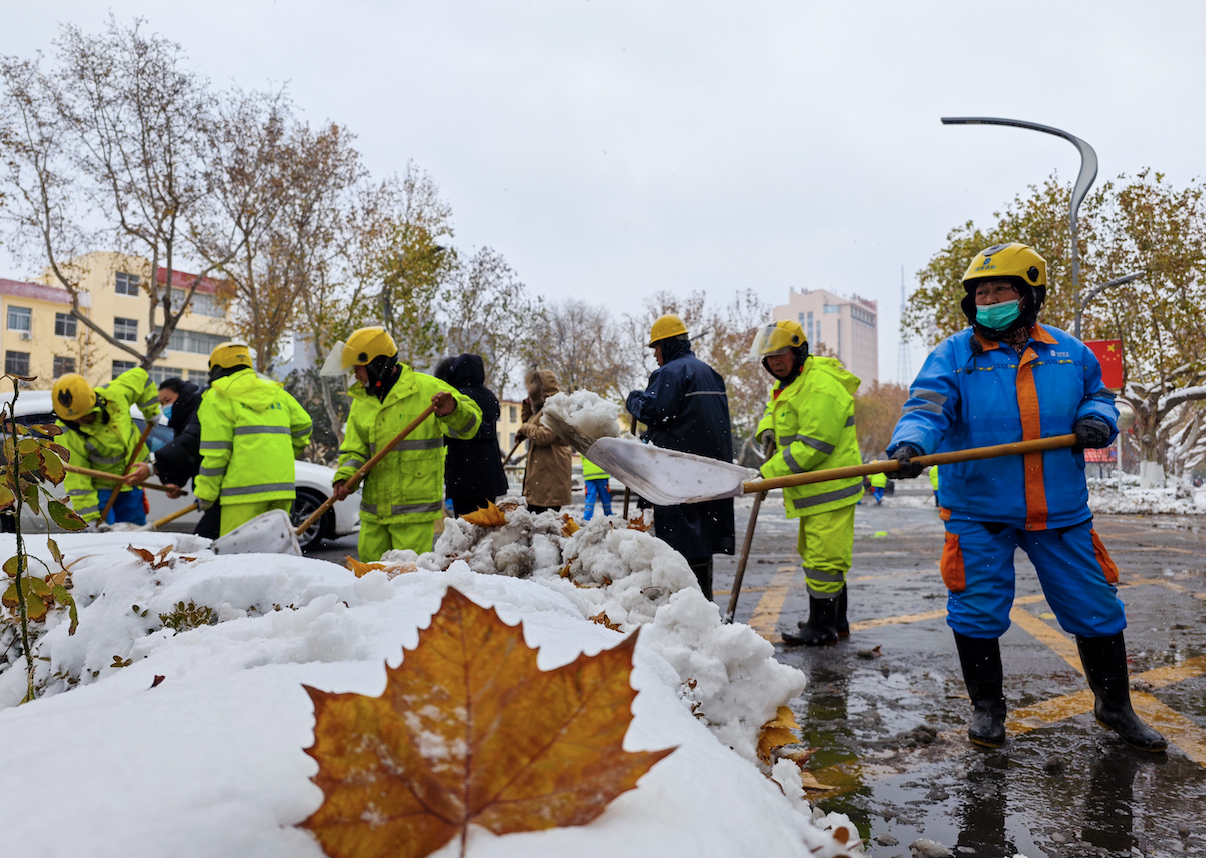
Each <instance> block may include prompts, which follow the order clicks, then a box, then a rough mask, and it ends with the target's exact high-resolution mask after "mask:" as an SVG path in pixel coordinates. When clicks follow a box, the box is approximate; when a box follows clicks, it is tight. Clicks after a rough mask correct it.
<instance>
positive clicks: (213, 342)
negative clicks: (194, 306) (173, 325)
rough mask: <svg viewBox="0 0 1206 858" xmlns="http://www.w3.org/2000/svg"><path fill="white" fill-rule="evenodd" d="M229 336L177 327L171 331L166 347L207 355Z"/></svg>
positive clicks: (157, 330)
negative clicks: (184, 329)
mask: <svg viewBox="0 0 1206 858" xmlns="http://www.w3.org/2000/svg"><path fill="white" fill-rule="evenodd" d="M160 330H162V329H161V328H159V327H156V328H155V334H156V336H158V334H159V332H160ZM229 339H230V338H229V337H220V336H218V335H217V334H203V333H201V332H200V331H182V330H180V329H179V328H177V329H176V330H174V331H172V336H171V338H170V339H169V340H168V348H169V349H171V350H172V351H177V352H192V353H193V354H197V355H207V354H209V353H210V352H212V351H213V350H214V349H215V348H217V347H218V346H220V345H222V343H224V342H227V341H228V340H229Z"/></svg>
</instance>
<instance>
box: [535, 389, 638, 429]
mask: <svg viewBox="0 0 1206 858" xmlns="http://www.w3.org/2000/svg"><path fill="white" fill-rule="evenodd" d="M621 407H622V406H621V405H619V404H618V403H615V402H611V401H609V400H607V399H604V398H603V397H601V396H599V394H597V393H594V392H592V391H590V390H577V391H575V392H573V393H554V394H553V395H552V396H550V397H549V398H548V399H546V400H545V402H544V411H545V412H546V413H548V414H550V415H552V416H553V417H556V418H557V419H559V420H561V421H562V422H563V423H567V424H569V425H570V426H572V427H573V428H575V429H577V430H578V431H579V432H581V433H582V434H583V435H584V436H585V437H587V438H595V439H597V438H616V437H618V436H619V434H620V424H619V423H618V422H617V420H616V418H617V417H618V416H619V413H620V409H621Z"/></svg>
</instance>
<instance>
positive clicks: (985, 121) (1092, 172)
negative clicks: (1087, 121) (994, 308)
mask: <svg viewBox="0 0 1206 858" xmlns="http://www.w3.org/2000/svg"><path fill="white" fill-rule="evenodd" d="M942 124H943V125H1007V126H1010V127H1012V128H1028V129H1029V130H1031V131H1041V132H1042V133H1044V134H1054V135H1055V136H1056V137H1063V138H1064V139H1065V140H1067V141H1068V142H1069V143H1071V144H1072V145H1073V146H1075V147H1076V150H1077V151H1078V152H1080V172H1079V173H1078V174H1077V176H1076V184H1075V185H1073V186H1072V201H1071V204H1070V205H1069V206H1068V231H1069V232H1070V233H1071V234H1072V302H1073V306H1074V307H1075V310H1076V315H1075V317H1074V319H1073V323H1072V335H1073V336H1075V337H1076V338H1077V339H1080V317H1081V313H1082V312H1083V310H1084V308H1085V306H1086V305H1087V304H1088V303H1089V301H1091V300H1092V299H1093V298H1095V297H1096V296H1097V295H1098V294H1099V293H1100V292H1102V291H1103V290H1105V289H1108V288H1110V287H1111V286H1117V285H1119V284H1121V283H1128V282H1130V281H1131V280H1134V279H1135V278H1137V277H1142V276H1143V273H1142V272H1137V273H1135V274H1127V275H1125V276H1124V277H1119V278H1118V279H1117V280H1111V281H1110V282H1108V283H1104V284H1102V285H1101V286H1098V287H1096V288H1094V289H1092V290H1091V291H1090V292H1089V293H1088V295H1086V296H1085V299H1084V300H1083V301H1082V300H1081V298H1080V257H1079V248H1078V247H1077V244H1076V210H1077V209H1079V208H1080V204H1081V201H1082V200H1084V198H1085V195H1086V194H1088V192H1089V188H1090V187H1091V186H1092V184H1093V180H1094V179H1096V178H1097V153H1096V152H1094V151H1093V147H1092V146H1090V145H1089V144H1088V143H1086V142H1085V141H1084V140H1081V139H1080V138H1079V137H1076V136H1075V135H1072V134H1069V133H1068V132H1067V131H1063V130H1061V129H1059V128H1052V127H1051V126H1050V125H1040V124H1039V123H1037V122H1026V121H1025V120H1022V119H995V118H992V117H987V116H944V117H942Z"/></svg>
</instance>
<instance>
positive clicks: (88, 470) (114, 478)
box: [63, 465, 171, 492]
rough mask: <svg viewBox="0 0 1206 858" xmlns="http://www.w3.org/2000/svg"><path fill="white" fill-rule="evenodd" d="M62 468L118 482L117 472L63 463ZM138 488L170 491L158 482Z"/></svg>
mask: <svg viewBox="0 0 1206 858" xmlns="http://www.w3.org/2000/svg"><path fill="white" fill-rule="evenodd" d="M63 469H64V470H67V471H71V473H73V474H83V475H84V476H85V477H92V479H94V480H104V481H105V482H108V483H120V482H121V476H120V475H119V474H110V473H109V472H108V471H97V470H93V469H92V468H81V467H78V466H76V465H63ZM139 488H140V489H153V490H154V491H157V492H167V491H171V489H169V488H168V487H167V486H161V485H159V483H143V484H142V485H141V486H139Z"/></svg>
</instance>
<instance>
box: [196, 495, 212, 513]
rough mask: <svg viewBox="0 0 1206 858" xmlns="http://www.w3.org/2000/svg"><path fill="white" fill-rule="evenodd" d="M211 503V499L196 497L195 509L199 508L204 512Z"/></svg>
mask: <svg viewBox="0 0 1206 858" xmlns="http://www.w3.org/2000/svg"><path fill="white" fill-rule="evenodd" d="M213 505H214V502H213V501H211V500H206V499H205V498H201V497H199V498H197V509H199V510H201V512H205V511H206V510H208V509H209V508H210V507H211V506H213Z"/></svg>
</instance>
